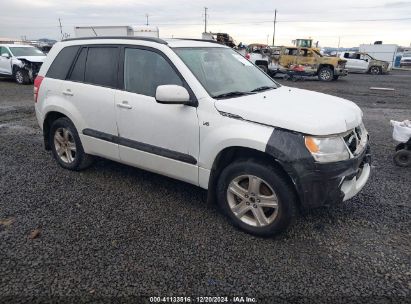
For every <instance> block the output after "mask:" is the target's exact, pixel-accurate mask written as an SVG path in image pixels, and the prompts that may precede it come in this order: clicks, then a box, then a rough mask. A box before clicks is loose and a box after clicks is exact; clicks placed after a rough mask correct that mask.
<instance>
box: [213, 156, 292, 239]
mask: <svg viewBox="0 0 411 304" xmlns="http://www.w3.org/2000/svg"><path fill="white" fill-rule="evenodd" d="M276 170H277V169H276V168H275V167H274V166H271V165H269V164H267V163H260V162H257V161H255V160H251V159H247V160H242V161H237V162H234V163H232V164H230V165H228V166H227V167H226V168H225V169H224V170H223V172H222V173H221V175H220V178H219V182H218V186H217V199H218V203H219V205H220V207H221V209H222V210H223V212H224V213H225V214H226V215H227V216H228V218H229V219H230V220H231V222H232V224H233V225H235V226H237V227H239V228H241V229H243V230H245V231H246V232H248V233H251V234H254V235H258V236H272V235H275V234H277V233H280V232H281V231H284V230H285V229H286V228H287V227H288V226H289V225H290V223H291V222H292V220H293V219H294V218H295V216H296V213H297V208H296V202H297V197H296V195H295V192H294V190H293V189H292V187H291V186H290V184H289V183H288V181H287V180H286V179H285V178H284V177H283V176H282V175H280V174H278V173H277V172H276Z"/></svg>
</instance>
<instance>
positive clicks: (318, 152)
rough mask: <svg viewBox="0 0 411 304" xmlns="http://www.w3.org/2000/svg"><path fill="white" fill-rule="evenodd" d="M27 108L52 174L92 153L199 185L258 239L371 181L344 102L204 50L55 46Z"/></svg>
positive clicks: (92, 43)
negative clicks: (52, 162)
mask: <svg viewBox="0 0 411 304" xmlns="http://www.w3.org/2000/svg"><path fill="white" fill-rule="evenodd" d="M34 98H35V101H36V104H35V108H36V115H37V119H38V122H39V124H40V127H41V128H42V130H43V134H44V142H45V147H46V149H48V150H51V151H52V153H53V156H54V157H55V159H56V160H57V162H58V163H59V164H60V165H61V166H62V167H64V168H66V169H70V170H80V169H83V168H85V167H87V166H88V165H89V164H90V163H91V161H92V158H93V156H94V155H96V156H101V157H104V158H108V159H111V160H115V161H118V162H121V163H125V164H129V165H132V166H136V167H139V168H142V169H145V170H149V171H153V172H156V173H159V174H163V175H167V176H169V177H172V178H176V179H179V180H182V181H185V182H188V183H191V184H194V185H197V186H200V187H201V188H204V189H208V193H209V199H210V200H213V199H216V200H217V201H218V203H219V205H220V206H221V208H222V210H223V211H224V212H225V213H226V214H227V215H228V217H229V218H230V219H231V221H232V222H233V223H234V224H235V225H236V226H239V227H241V228H242V229H244V230H246V231H247V232H250V233H254V234H258V235H271V234H274V233H276V232H279V231H281V230H283V229H284V228H286V227H287V226H288V224H289V223H290V221H291V219H292V218H293V217H294V216H295V215H296V211H297V210H298V208H303V209H305V208H314V207H318V206H322V205H326V204H332V203H338V202H342V201H345V200H347V199H349V198H351V197H352V196H354V195H355V194H357V193H358V192H359V191H360V190H361V189H362V187H363V186H364V185H365V183H366V182H367V180H368V177H369V175H370V165H369V163H370V154H369V147H368V134H367V131H366V130H365V128H364V125H363V123H362V112H361V110H360V109H359V108H358V107H357V106H356V105H355V104H354V103H352V102H350V101H347V100H343V99H341V98H337V97H333V96H329V95H324V94H320V93H315V92H310V91H305V90H299V89H294V88H289V87H285V86H280V85H279V84H278V83H276V82H275V81H273V80H272V79H271V78H270V77H268V76H267V75H266V74H265V73H263V72H262V71H261V70H260V69H259V68H257V67H256V66H255V65H253V64H252V63H250V62H249V61H248V60H247V59H245V58H244V57H242V56H241V55H239V54H238V53H237V52H235V51H234V50H232V49H230V48H228V47H225V46H222V45H219V44H216V43H212V42H204V41H197V40H188V39H186V40H185V39H172V40H167V41H165V40H161V39H156V38H124V37H123V38H120V37H117V38H116V37H104V38H101V37H96V38H94V39H92V38H84V39H71V40H66V41H63V42H61V43H57V44H56V45H54V47H53V48H52V50H51V51H50V53H49V55H48V57H47V59H46V61H45V62H44V64H43V66H42V68H41V70H40V73H39V76H38V77H37V78H36V80H35V84H34Z"/></svg>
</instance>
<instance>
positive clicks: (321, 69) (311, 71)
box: [273, 46, 348, 81]
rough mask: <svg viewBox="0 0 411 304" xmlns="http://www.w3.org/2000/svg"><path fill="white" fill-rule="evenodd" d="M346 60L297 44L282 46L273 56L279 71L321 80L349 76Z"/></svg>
mask: <svg viewBox="0 0 411 304" xmlns="http://www.w3.org/2000/svg"><path fill="white" fill-rule="evenodd" d="M346 62H347V61H346V60H345V59H342V58H336V57H325V56H323V55H321V54H320V53H319V52H318V51H317V50H316V49H314V48H308V47H296V46H283V47H280V50H279V52H277V54H276V55H274V56H273V63H274V64H276V63H277V64H278V71H279V72H282V73H287V74H288V73H293V72H296V73H299V74H300V75H303V76H317V77H318V79H319V80H321V81H332V80H337V79H338V78H339V77H342V76H347V74H348V71H347V69H346V68H345V64H346Z"/></svg>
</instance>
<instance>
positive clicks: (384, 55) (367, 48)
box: [359, 44, 398, 70]
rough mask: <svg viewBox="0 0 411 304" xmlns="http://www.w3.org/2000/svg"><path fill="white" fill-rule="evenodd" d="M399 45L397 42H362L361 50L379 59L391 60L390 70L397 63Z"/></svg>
mask: <svg viewBox="0 0 411 304" xmlns="http://www.w3.org/2000/svg"><path fill="white" fill-rule="evenodd" d="M397 49H398V45H396V44H361V45H360V50H359V51H360V52H362V53H367V54H369V55H371V56H372V57H374V58H375V59H378V60H383V61H387V62H389V66H388V70H391V69H392V67H393V66H394V64H395V57H396V56H397Z"/></svg>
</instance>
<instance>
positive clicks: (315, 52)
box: [313, 50, 323, 57]
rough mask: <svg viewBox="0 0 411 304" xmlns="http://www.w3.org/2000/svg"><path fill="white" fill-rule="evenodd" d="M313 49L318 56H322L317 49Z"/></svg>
mask: <svg viewBox="0 0 411 304" xmlns="http://www.w3.org/2000/svg"><path fill="white" fill-rule="evenodd" d="M313 51H314V53H316V54H317V55H318V56H320V57H323V55H321V53H320V52H318V51H317V50H313Z"/></svg>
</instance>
